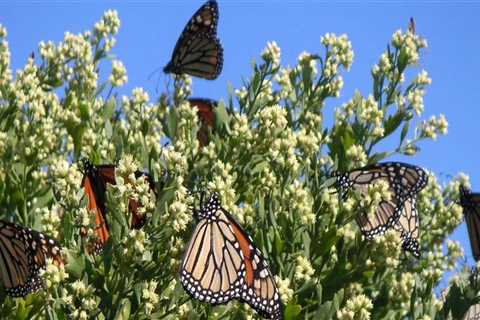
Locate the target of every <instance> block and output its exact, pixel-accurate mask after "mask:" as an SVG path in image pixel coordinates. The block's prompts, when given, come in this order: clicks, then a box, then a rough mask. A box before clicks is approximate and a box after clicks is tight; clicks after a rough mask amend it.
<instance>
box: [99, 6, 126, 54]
mask: <svg viewBox="0 0 480 320" xmlns="http://www.w3.org/2000/svg"><path fill="white" fill-rule="evenodd" d="M119 29H120V19H119V18H118V13H117V11H116V10H108V11H106V12H105V13H104V14H103V17H102V19H101V20H100V21H99V22H97V23H96V24H95V26H94V29H93V30H94V35H95V37H94V39H93V43H99V42H100V41H101V40H102V39H104V40H105V44H104V48H105V51H107V52H108V51H110V50H111V49H112V47H113V46H114V45H115V38H114V37H113V36H114V35H116V34H117V33H118V30H119Z"/></svg>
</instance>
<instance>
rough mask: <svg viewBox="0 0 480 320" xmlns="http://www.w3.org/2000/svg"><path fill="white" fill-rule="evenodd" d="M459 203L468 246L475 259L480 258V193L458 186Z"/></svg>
mask: <svg viewBox="0 0 480 320" xmlns="http://www.w3.org/2000/svg"><path fill="white" fill-rule="evenodd" d="M460 204H461V205H462V208H463V214H464V216H465V222H466V223H467V230H468V236H469V238H470V246H471V248H472V254H473V258H474V259H475V261H479V260H480V194H478V193H471V192H470V190H468V189H466V188H465V187H463V186H460Z"/></svg>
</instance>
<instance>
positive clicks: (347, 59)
mask: <svg viewBox="0 0 480 320" xmlns="http://www.w3.org/2000/svg"><path fill="white" fill-rule="evenodd" d="M320 42H321V43H322V44H323V45H324V46H326V47H327V48H328V50H329V53H330V54H331V56H330V57H328V59H327V61H326V63H325V64H326V65H329V69H331V70H330V71H329V72H328V74H330V75H334V74H336V69H337V67H338V65H341V66H343V67H344V68H345V69H347V70H348V69H350V66H351V65H352V62H353V55H354V54H353V50H352V43H351V42H350V41H349V40H348V37H347V35H346V34H342V35H340V36H337V35H336V34H334V33H327V34H325V35H324V36H323V37H322V38H321V39H320Z"/></svg>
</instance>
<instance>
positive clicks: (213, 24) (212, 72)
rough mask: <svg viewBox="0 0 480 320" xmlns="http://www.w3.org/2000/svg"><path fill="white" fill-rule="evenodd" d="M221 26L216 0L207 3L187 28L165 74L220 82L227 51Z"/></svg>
mask: <svg viewBox="0 0 480 320" xmlns="http://www.w3.org/2000/svg"><path fill="white" fill-rule="evenodd" d="M217 24H218V4H217V2H216V1H215V0H210V1H207V2H206V3H205V4H204V5H203V6H201V7H200V9H198V10H197V12H195V14H194V15H193V16H192V17H191V18H190V20H189V21H188V23H187V25H186V26H185V28H184V29H183V31H182V33H181V35H180V38H179V39H178V40H177V44H176V45H175V48H174V49H173V54H172V58H171V60H170V62H169V63H168V64H167V65H166V66H165V67H164V68H163V72H165V73H174V74H184V73H186V74H189V75H191V76H195V77H199V78H204V79H208V80H214V79H216V78H217V77H218V76H219V75H220V73H221V72H222V67H223V48H222V45H221V43H220V40H219V39H218V38H217Z"/></svg>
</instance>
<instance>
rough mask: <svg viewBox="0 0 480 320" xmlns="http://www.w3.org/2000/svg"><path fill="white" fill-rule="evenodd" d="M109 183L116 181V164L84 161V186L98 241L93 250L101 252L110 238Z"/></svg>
mask: <svg viewBox="0 0 480 320" xmlns="http://www.w3.org/2000/svg"><path fill="white" fill-rule="evenodd" d="M107 183H110V184H114V183H115V166H114V165H102V166H94V165H93V164H91V163H90V162H89V161H85V162H84V176H83V180H82V187H83V189H84V192H85V195H86V196H87V201H88V203H87V207H88V210H89V211H90V212H92V213H93V214H95V233H96V235H97V241H96V242H95V244H94V248H93V251H94V252H95V253H99V252H101V251H102V249H103V246H104V245H105V243H106V242H107V240H108V237H109V234H108V226H107V222H106V207H105V202H106V198H105V197H106V191H107Z"/></svg>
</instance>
